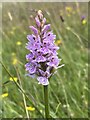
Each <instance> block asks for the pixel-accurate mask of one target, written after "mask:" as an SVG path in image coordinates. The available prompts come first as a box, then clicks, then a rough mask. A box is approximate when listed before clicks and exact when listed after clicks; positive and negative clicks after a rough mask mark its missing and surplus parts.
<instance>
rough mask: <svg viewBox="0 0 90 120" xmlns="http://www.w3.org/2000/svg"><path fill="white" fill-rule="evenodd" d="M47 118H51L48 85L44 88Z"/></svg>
mask: <svg viewBox="0 0 90 120" xmlns="http://www.w3.org/2000/svg"><path fill="white" fill-rule="evenodd" d="M44 101H45V118H49V104H48V85H46V86H44Z"/></svg>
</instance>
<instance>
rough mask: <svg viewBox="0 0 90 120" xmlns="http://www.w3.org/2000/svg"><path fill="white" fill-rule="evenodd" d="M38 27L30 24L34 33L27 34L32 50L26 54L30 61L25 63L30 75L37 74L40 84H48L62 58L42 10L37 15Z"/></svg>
mask: <svg viewBox="0 0 90 120" xmlns="http://www.w3.org/2000/svg"><path fill="white" fill-rule="evenodd" d="M35 22H36V27H34V26H30V29H31V30H32V31H33V34H32V35H27V39H28V43H27V44H26V48H27V49H28V50H29V51H30V53H29V54H28V55H26V59H27V60H28V63H27V64H26V65H25V67H26V71H28V75H29V76H32V75H36V76H37V80H38V82H39V84H42V85H48V84H49V78H50V76H51V75H52V71H53V69H55V68H57V66H58V65H59V62H60V59H59V58H58V56H57V50H58V49H59V47H57V46H56V45H55V44H54V42H55V38H56V35H54V34H53V32H52V31H51V30H50V24H47V25H46V24H45V23H46V18H44V16H43V14H42V11H41V10H39V11H38V12H37V16H36V17H35Z"/></svg>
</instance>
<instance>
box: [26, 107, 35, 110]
mask: <svg viewBox="0 0 90 120" xmlns="http://www.w3.org/2000/svg"><path fill="white" fill-rule="evenodd" d="M26 109H27V110H29V111H34V110H35V108H34V107H26Z"/></svg>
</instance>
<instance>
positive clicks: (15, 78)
mask: <svg viewBox="0 0 90 120" xmlns="http://www.w3.org/2000/svg"><path fill="white" fill-rule="evenodd" d="M9 80H10V81H15V82H17V80H18V78H17V77H14V80H13V79H12V77H10V78H9Z"/></svg>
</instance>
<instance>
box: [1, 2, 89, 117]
mask: <svg viewBox="0 0 90 120" xmlns="http://www.w3.org/2000/svg"><path fill="white" fill-rule="evenodd" d="M39 9H41V10H42V11H43V13H44V15H45V17H46V18H47V23H50V24H51V27H52V30H53V32H54V34H56V41H55V44H57V45H58V46H59V47H60V50H58V56H59V57H60V58H62V61H61V63H60V64H65V66H64V67H62V68H60V69H59V70H58V72H57V73H56V74H55V75H54V76H53V77H52V78H51V80H50V84H49V105H50V116H51V117H52V118H70V117H71V118H87V117H88V92H89V89H88V24H87V23H88V3H78V2H72V3H67V2H64V3H62V2H61V3H59V2H58V3H29V2H27V3H25V2H24V3H20V2H18V3H15V2H14V3H3V6H2V32H3V33H2V48H3V49H2V62H3V65H4V66H5V67H3V69H2V70H3V71H2V95H1V97H2V99H3V101H2V102H3V104H2V111H3V112H2V117H3V118H27V117H30V118H42V117H43V116H44V98H43V86H42V85H38V82H37V80H36V79H32V78H30V77H28V76H26V75H25V74H26V72H25V67H24V65H25V63H26V59H25V55H26V54H28V50H26V49H25V45H26V43H27V39H26V36H27V35H28V34H31V31H30V29H29V26H30V25H34V24H35V22H34V17H35V15H36V12H35V11H36V10H39ZM7 70H8V71H9V72H10V74H8V72H7ZM11 75H12V76H13V78H14V80H15V82H16V84H15V82H14V80H13V79H12V77H11ZM17 84H18V85H19V86H20V88H21V89H23V91H24V93H25V94H23V92H22V91H20V89H19V87H17Z"/></svg>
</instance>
